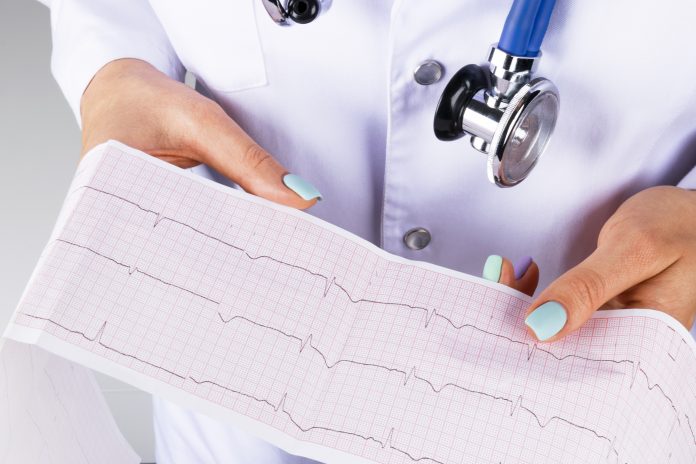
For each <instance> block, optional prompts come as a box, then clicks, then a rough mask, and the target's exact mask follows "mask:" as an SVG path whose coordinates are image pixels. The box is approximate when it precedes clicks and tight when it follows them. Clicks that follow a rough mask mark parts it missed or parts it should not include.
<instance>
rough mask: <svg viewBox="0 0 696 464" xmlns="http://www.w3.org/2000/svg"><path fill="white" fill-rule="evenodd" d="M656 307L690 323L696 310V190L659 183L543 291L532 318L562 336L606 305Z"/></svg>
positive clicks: (535, 325)
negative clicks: (589, 252) (572, 266)
mask: <svg viewBox="0 0 696 464" xmlns="http://www.w3.org/2000/svg"><path fill="white" fill-rule="evenodd" d="M612 308H651V309H657V310H660V311H664V312H665V313H667V314H669V315H671V316H672V317H674V318H675V319H677V320H678V321H679V322H681V323H682V324H684V326H685V327H686V328H687V329H688V328H691V326H692V325H693V323H694V318H695V317H696V191H691V190H684V189H681V188H678V187H653V188H650V189H647V190H644V191H642V192H639V193H638V194H636V195H634V196H633V197H631V198H629V199H628V200H627V201H626V202H624V203H623V204H622V205H621V207H619V209H618V210H617V211H616V212H615V213H614V215H613V216H611V217H610V218H609V220H608V221H607V222H606V223H605V224H604V227H602V230H601V231H600V233H599V238H598V240H597V248H596V250H595V251H594V252H593V253H592V254H591V255H590V256H589V257H588V258H587V259H585V260H584V261H583V262H581V263H580V264H578V265H577V266H575V267H574V268H572V269H570V270H569V271H568V272H566V273H565V274H563V275H562V276H561V277H559V278H558V279H557V280H556V281H554V282H553V283H552V284H551V285H550V286H549V287H547V288H546V289H545V290H544V291H542V292H541V294H540V295H539V297H538V298H536V300H535V301H534V302H533V303H532V305H531V306H530V307H529V309H528V311H527V316H526V318H525V323H526V324H527V326H528V327H529V328H530V329H531V332H532V333H533V334H534V335H535V336H536V338H537V339H538V340H540V341H555V340H559V339H561V338H563V337H565V336H566V335H568V334H569V333H571V332H573V331H574V330H575V329H577V328H579V327H580V326H582V325H583V324H584V323H585V321H587V320H588V319H589V318H590V317H591V316H592V314H593V313H594V312H595V311H597V310H598V309H612Z"/></svg>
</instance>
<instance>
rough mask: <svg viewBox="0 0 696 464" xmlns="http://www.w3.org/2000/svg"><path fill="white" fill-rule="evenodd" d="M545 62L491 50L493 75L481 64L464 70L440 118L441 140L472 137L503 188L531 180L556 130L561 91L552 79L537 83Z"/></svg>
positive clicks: (445, 99) (437, 114) (437, 127)
mask: <svg viewBox="0 0 696 464" xmlns="http://www.w3.org/2000/svg"><path fill="white" fill-rule="evenodd" d="M540 57H541V54H539V55H538V56H535V57H527V56H515V55H511V54H509V53H506V52H504V51H503V50H501V49H499V48H498V47H497V45H493V46H491V49H490V53H489V55H488V63H489V66H488V69H486V68H484V67H481V66H478V65H475V64H470V65H467V66H465V67H463V68H462V69H460V70H459V71H458V72H457V73H456V74H455V75H454V76H453V77H452V79H451V80H450V81H449V83H448V84H447V86H446V87H445V90H444V92H443V93H442V96H441V97H440V102H439V103H438V106H437V110H436V112H435V121H434V129H435V135H436V136H437V138H438V139H440V140H456V139H459V138H461V137H463V136H464V135H469V136H470V137H471V145H472V146H473V147H474V148H475V149H476V150H478V151H480V152H482V153H485V154H487V155H488V178H489V179H490V181H491V182H494V183H495V184H496V185H498V186H499V187H513V186H515V185H517V184H519V183H520V182H522V181H523V180H524V179H526V178H527V176H528V175H529V173H530V172H531V171H532V169H533V168H534V166H535V165H536V163H537V161H538V160H539V158H540V157H541V155H542V154H543V153H544V150H545V149H546V146H547V144H548V142H549V139H550V137H551V134H552V133H553V130H554V127H555V126H556V119H557V118H558V111H559V105H560V98H559V95H558V89H556V86H555V85H553V83H552V82H551V81H549V80H548V79H543V78H534V79H532V75H533V74H534V72H535V71H536V67H537V65H538V62H539V59H540Z"/></svg>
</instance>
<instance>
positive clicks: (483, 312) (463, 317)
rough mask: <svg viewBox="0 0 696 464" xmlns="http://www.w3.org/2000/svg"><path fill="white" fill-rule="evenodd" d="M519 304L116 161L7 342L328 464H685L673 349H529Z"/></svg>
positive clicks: (631, 333)
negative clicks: (79, 366)
mask: <svg viewBox="0 0 696 464" xmlns="http://www.w3.org/2000/svg"><path fill="white" fill-rule="evenodd" d="M529 303H530V299H529V298H528V297H526V296H524V295H522V294H520V293H518V292H516V291H514V290H511V289H508V288H506V287H503V286H502V285H498V284H495V283H490V282H487V281H484V280H482V279H479V278H476V277H472V276H468V275H465V274H462V273H458V272H454V271H451V270H447V269H444V268H441V267H438V266H434V265H430V264H425V263H420V262H413V261H409V260H406V259H402V258H399V257H396V256H392V255H390V254H388V253H386V252H384V251H382V250H380V249H378V248H377V247H375V246H373V245H371V244H369V243H368V242H366V241H364V240H361V239H359V238H357V237H355V236H353V235H352V234H349V233H347V232H345V231H342V230H340V229H338V228H337V227H334V226H332V225H329V224H327V223H325V222H323V221H321V220H319V219H316V218H313V217H311V216H309V215H307V214H305V213H302V212H299V211H294V210H291V209H289V208H285V207H282V206H277V205H273V204H271V203H270V202H267V201H265V200H262V199H259V198H256V197H252V196H250V195H247V194H245V193H243V192H239V191H236V190H233V189H230V188H227V187H224V186H221V185H218V184H215V183H214V182H212V181H208V180H206V179H202V178H199V177H197V176H196V175H194V174H192V173H190V172H187V171H183V170H181V169H178V168H176V167H173V166H171V165H168V164H167V163H164V162H162V161H160V160H157V159H154V158H152V157H149V156H147V155H145V154H142V153H140V152H137V151H135V150H133V149H130V148H128V147H126V146H124V145H121V144H119V143H116V142H109V143H107V144H105V145H101V146H99V147H97V148H96V149H94V150H93V151H92V152H91V153H90V154H89V155H88V156H87V157H86V158H85V159H84V160H83V161H82V163H81V164H80V167H79V169H78V172H77V174H76V177H75V179H74V181H73V185H72V186H71V189H70V192H69V195H68V197H67V199H66V201H65V204H64V207H63V210H62V212H61V216H60V217H59V220H58V224H57V225H56V228H55V230H54V233H53V235H52V237H51V239H50V241H49V243H48V245H47V247H46V249H45V250H44V252H43V254H42V256H41V259H40V261H39V264H38V265H37V268H36V270H35V272H34V275H33V276H32V279H31V281H30V283H29V285H28V286H27V289H26V291H25V293H24V295H23V297H22V300H21V302H20V304H19V307H18V308H17V311H16V313H15V316H14V318H13V322H12V324H11V325H10V327H9V328H8V331H7V333H6V335H7V336H9V337H11V338H14V339H17V340H20V341H24V342H29V343H36V344H38V345H39V346H42V347H44V348H46V349H48V350H50V351H53V352H54V353H57V354H60V355H62V356H64V357H67V358H69V359H72V360H74V361H77V362H80V363H83V364H85V365H87V366H89V367H91V368H93V369H96V370H100V371H103V372H105V373H106V374H109V375H112V376H114V377H117V378H120V379H122V380H124V381H127V382H129V383H131V384H133V385H136V386H138V387H140V388H143V389H145V390H147V391H150V392H153V393H155V394H158V395H161V396H164V397H166V398H169V399H170V400H174V401H177V402H179V403H183V404H185V405H188V406H190V407H193V408H195V409H197V410H199V411H203V412H206V413H208V414H211V415H213V416H215V417H218V418H222V419H225V420H229V421H231V422H233V423H236V424H241V425H242V426H244V427H245V428H246V429H247V430H250V431H253V432H254V433H257V434H259V435H260V436H262V437H263V438H265V439H267V440H269V441H271V442H273V443H275V444H277V445H278V446H281V447H283V448H285V449H286V450H288V451H289V452H292V453H295V454H302V455H305V456H308V457H312V458H314V459H318V460H322V461H329V462H379V463H404V464H413V463H443V464H444V463H464V462H466V463H469V462H472V463H479V462H480V463H518V462H529V463H531V462H534V463H538V462H563V463H580V462H583V463H584V462H592V463H604V462H606V463H632V464H634V463H655V462H673V463H687V462H690V463H693V462H696V344H694V340H693V339H692V337H691V336H690V335H689V333H688V332H687V331H686V329H684V328H683V327H682V326H681V325H679V324H678V323H677V322H676V321H674V320H673V319H671V318H670V317H668V316H665V315H664V314H662V313H658V312H655V311H647V310H621V311H607V312H600V313H599V314H597V315H596V316H595V317H594V318H593V319H592V320H590V321H589V322H588V323H587V324H586V325H585V326H584V327H583V328H582V329H581V330H579V331H578V332H577V333H575V334H573V335H571V336H569V337H567V338H566V339H565V340H564V341H562V342H557V343H554V344H536V343H535V342H534V340H533V339H532V338H531V337H530V336H528V335H527V332H526V330H525V329H524V325H523V322H522V320H523V317H522V315H523V313H524V310H525V308H526V307H527V306H528V304H529Z"/></svg>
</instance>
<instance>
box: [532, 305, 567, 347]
mask: <svg viewBox="0 0 696 464" xmlns="http://www.w3.org/2000/svg"><path fill="white" fill-rule="evenodd" d="M566 321H568V313H567V312H566V310H565V308H564V307H563V305H561V304H560V303H558V302H556V301H548V302H546V303H544V304H543V305H541V306H539V307H538V308H537V309H535V310H534V311H532V313H531V314H530V315H529V316H527V318H526V319H525V320H524V323H525V324H527V327H529V328H530V329H532V330H533V331H534V335H536V337H537V338H538V339H539V340H540V341H544V340H548V339H549V338H551V337H553V336H554V335H556V334H557V333H558V332H560V331H561V329H562V328H563V326H565V324H566Z"/></svg>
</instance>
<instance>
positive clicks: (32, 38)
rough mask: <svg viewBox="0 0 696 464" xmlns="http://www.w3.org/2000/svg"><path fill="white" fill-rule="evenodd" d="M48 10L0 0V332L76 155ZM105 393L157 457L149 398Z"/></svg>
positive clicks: (128, 430)
mask: <svg viewBox="0 0 696 464" xmlns="http://www.w3.org/2000/svg"><path fill="white" fill-rule="evenodd" d="M50 55H51V31H50V22H49V11H48V8H46V7H44V6H43V5H41V4H40V3H38V2H36V1H30V0H0V153H1V155H0V156H1V158H0V159H1V160H2V165H1V167H0V173H1V174H0V175H1V176H2V177H1V178H0V218H1V219H0V221H2V222H1V225H2V227H0V261H1V262H2V263H3V265H2V266H1V269H2V270H1V271H0V329H3V328H4V327H5V325H6V324H7V321H8V320H9V318H10V315H11V314H12V311H13V310H14V307H15V305H16V304H17V301H18V300H19V297H20V295H21V293H22V290H23V289H24V284H25V283H26V282H27V280H28V279H29V275H30V274H31V271H32V269H33V267H34V264H35V263H36V260H37V259H38V257H39V254H40V253H41V250H42V248H43V246H44V244H45V242H46V240H47V239H48V236H49V234H50V232H51V228H52V226H53V223H54V221H55V219H56V216H57V214H58V210H59V208H60V206H61V203H62V201H63V197H64V196H65V193H66V191H67V188H68V185H69V182H70V179H71V178H72V176H73V173H74V171H75V167H76V166H77V161H78V157H79V153H80V131H79V128H78V126H77V123H76V121H75V119H74V117H73V115H72V112H71V111H70V108H69V107H68V104H67V103H66V101H65V100H64V99H63V94H62V93H61V91H60V89H59V88H58V85H57V84H56V83H55V81H54V80H53V77H52V76H51V71H50ZM99 382H100V384H101V385H102V389H103V391H104V394H105V397H106V399H107V401H108V403H109V406H110V407H111V409H112V411H113V412H114V416H115V417H116V420H117V422H118V424H119V426H120V427H121V430H122V432H123V433H124V435H125V436H126V438H127V439H128V441H129V442H130V443H131V444H132V445H133V447H134V449H135V451H136V452H138V454H140V457H141V458H142V459H143V460H144V461H146V462H148V461H154V456H153V454H154V453H153V432H152V412H151V411H152V405H151V401H150V396H149V395H146V394H145V393H142V392H140V391H137V390H135V389H133V388H132V387H130V386H127V385H124V384H122V383H119V382H117V381H115V380H112V379H109V378H107V377H104V376H100V377H99Z"/></svg>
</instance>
